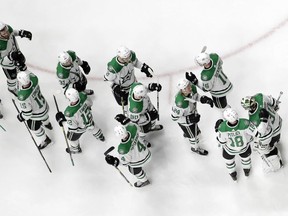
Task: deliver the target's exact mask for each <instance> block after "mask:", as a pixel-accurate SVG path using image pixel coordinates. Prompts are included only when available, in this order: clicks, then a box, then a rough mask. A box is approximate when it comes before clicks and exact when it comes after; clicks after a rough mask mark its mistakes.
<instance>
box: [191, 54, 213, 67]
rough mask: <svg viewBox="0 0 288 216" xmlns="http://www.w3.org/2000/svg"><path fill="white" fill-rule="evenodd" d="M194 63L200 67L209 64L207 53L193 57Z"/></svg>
mask: <svg viewBox="0 0 288 216" xmlns="http://www.w3.org/2000/svg"><path fill="white" fill-rule="evenodd" d="M195 62H196V64H198V65H199V66H201V67H202V66H204V65H205V64H208V63H209V62H210V56H209V54H208V53H200V54H199V55H197V56H196V57H195Z"/></svg>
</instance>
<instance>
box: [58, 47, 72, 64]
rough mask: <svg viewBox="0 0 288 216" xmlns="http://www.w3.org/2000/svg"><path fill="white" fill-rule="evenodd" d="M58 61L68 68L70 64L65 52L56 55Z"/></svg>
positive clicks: (68, 56)
mask: <svg viewBox="0 0 288 216" xmlns="http://www.w3.org/2000/svg"><path fill="white" fill-rule="evenodd" d="M58 61H59V62H60V64H61V65H63V66H66V67H68V66H70V65H71V64H72V58H71V56H70V55H69V54H68V53H67V52H65V51H64V52H61V53H59V55H58Z"/></svg>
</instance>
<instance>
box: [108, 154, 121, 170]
mask: <svg viewBox="0 0 288 216" xmlns="http://www.w3.org/2000/svg"><path fill="white" fill-rule="evenodd" d="M105 160H106V162H107V163H108V164H110V165H112V166H114V167H118V165H119V163H120V161H119V159H118V158H117V157H113V156H111V155H109V154H107V155H106V156H105Z"/></svg>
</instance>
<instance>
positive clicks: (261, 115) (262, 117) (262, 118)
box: [259, 108, 269, 123]
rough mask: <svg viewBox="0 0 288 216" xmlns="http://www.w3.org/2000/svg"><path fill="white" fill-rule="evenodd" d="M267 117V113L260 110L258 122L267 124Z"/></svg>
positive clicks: (264, 110)
mask: <svg viewBox="0 0 288 216" xmlns="http://www.w3.org/2000/svg"><path fill="white" fill-rule="evenodd" d="M268 117H269V112H268V111H267V110H266V109H264V108H262V109H261V110H260V113H259V118H260V121H261V122H265V123H266V122H268Z"/></svg>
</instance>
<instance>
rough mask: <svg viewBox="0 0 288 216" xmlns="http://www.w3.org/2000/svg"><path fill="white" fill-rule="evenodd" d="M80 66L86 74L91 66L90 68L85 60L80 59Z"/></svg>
mask: <svg viewBox="0 0 288 216" xmlns="http://www.w3.org/2000/svg"><path fill="white" fill-rule="evenodd" d="M80 66H81V67H82V69H83V71H84V73H85V74H86V75H87V74H89V72H90V70H91V68H90V66H89V64H88V62H87V61H82V65H80Z"/></svg>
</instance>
